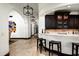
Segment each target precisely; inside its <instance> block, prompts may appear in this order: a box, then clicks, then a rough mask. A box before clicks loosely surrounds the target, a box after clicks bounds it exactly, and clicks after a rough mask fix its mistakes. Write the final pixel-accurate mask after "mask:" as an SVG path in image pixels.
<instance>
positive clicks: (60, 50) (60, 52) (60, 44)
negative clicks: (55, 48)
mask: <svg viewBox="0 0 79 59" xmlns="http://www.w3.org/2000/svg"><path fill="white" fill-rule="evenodd" d="M61 52H62V51H61V43H60V53H61Z"/></svg>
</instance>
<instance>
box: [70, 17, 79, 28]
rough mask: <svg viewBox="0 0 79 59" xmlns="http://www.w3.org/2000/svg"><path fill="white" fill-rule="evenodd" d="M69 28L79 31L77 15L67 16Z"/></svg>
mask: <svg viewBox="0 0 79 59" xmlns="http://www.w3.org/2000/svg"><path fill="white" fill-rule="evenodd" d="M69 28H71V29H74V28H75V29H79V15H70V16H69Z"/></svg>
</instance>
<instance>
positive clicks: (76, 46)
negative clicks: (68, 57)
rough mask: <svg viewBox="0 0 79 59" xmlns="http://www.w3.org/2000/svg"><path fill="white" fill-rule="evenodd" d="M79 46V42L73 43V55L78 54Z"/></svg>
mask: <svg viewBox="0 0 79 59" xmlns="http://www.w3.org/2000/svg"><path fill="white" fill-rule="evenodd" d="M78 47H79V43H74V42H73V43H72V56H74V55H76V56H78ZM74 51H76V53H75V54H74Z"/></svg>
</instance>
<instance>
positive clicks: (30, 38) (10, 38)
mask: <svg viewBox="0 0 79 59" xmlns="http://www.w3.org/2000/svg"><path fill="white" fill-rule="evenodd" d="M10 39H31V37H29V38H10Z"/></svg>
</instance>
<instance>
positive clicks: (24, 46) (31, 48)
mask: <svg viewBox="0 0 79 59" xmlns="http://www.w3.org/2000/svg"><path fill="white" fill-rule="evenodd" d="M11 40H14V41H15V40H16V42H14V43H12V44H10V56H48V55H49V53H48V51H46V52H45V51H43V52H42V53H40V51H39V50H38V51H37V44H36V43H37V41H36V38H34V37H32V38H31V39H26V40H25V39H11ZM54 56H56V54H54Z"/></svg>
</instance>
